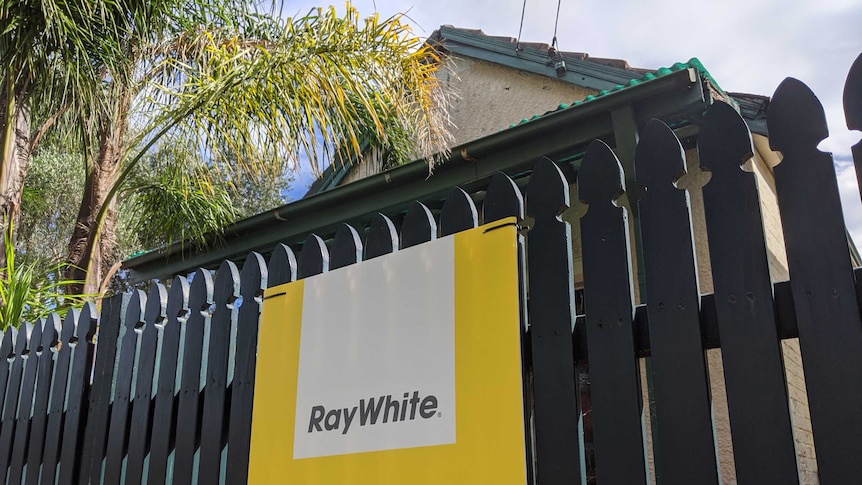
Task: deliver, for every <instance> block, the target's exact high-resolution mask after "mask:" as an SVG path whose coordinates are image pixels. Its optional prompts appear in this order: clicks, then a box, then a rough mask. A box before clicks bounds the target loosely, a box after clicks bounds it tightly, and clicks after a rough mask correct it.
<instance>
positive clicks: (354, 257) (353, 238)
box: [329, 224, 362, 269]
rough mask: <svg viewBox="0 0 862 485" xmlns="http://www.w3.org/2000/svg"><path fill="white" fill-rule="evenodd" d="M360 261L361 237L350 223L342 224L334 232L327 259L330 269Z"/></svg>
mask: <svg viewBox="0 0 862 485" xmlns="http://www.w3.org/2000/svg"><path fill="white" fill-rule="evenodd" d="M360 261H362V239H360V238H359V233H358V232H356V229H354V228H353V226H351V225H350V224H342V225H341V227H340V228H339V229H338V232H336V233H335V239H333V241H332V250H331V254H330V260H329V268H330V269H338V268H342V267H344V266H347V265H351V264H355V263H358V262H360Z"/></svg>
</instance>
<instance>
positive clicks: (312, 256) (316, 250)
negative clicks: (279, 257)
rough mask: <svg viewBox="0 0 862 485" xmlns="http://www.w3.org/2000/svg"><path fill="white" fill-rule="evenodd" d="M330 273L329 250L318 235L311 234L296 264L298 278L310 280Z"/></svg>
mask: <svg viewBox="0 0 862 485" xmlns="http://www.w3.org/2000/svg"><path fill="white" fill-rule="evenodd" d="M327 271H329V250H328V249H326V243H325V242H323V239H321V238H320V236H318V235H317V234H309V236H308V238H307V239H306V240H305V244H304V245H303V246H302V251H301V252H300V253H299V260H298V261H297V262H296V277H297V278H299V279H301V278H308V277H309V276H314V275H317V274H320V273H325V272H327Z"/></svg>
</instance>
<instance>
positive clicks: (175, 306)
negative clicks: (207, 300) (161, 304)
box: [162, 276, 189, 326]
mask: <svg viewBox="0 0 862 485" xmlns="http://www.w3.org/2000/svg"><path fill="white" fill-rule="evenodd" d="M188 310H189V281H188V280H187V279H186V278H185V276H174V279H173V281H171V289H170V291H169V292H168V303H167V305H166V307H165V315H166V316H167V318H166V319H165V320H163V321H162V324H163V325H164V326H168V325H172V324H173V323H174V322H177V323H182V322H184V321H185V319H186V318H188ZM180 320H182V322H181V321H180Z"/></svg>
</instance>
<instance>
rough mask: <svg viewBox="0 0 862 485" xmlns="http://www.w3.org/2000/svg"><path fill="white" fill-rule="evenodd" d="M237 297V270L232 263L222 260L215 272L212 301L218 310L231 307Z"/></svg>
mask: <svg viewBox="0 0 862 485" xmlns="http://www.w3.org/2000/svg"><path fill="white" fill-rule="evenodd" d="M237 297H239V269H238V268H237V267H236V264H234V262H233V261H229V260H227V259H226V260H224V261H222V263H221V265H219V267H218V271H217V272H216V279H215V286H214V288H213V300H214V301H215V304H216V305H217V306H218V308H222V307H225V306H227V307H228V308H230V307H231V305H232V304H233V302H234V301H235V300H236V299H237Z"/></svg>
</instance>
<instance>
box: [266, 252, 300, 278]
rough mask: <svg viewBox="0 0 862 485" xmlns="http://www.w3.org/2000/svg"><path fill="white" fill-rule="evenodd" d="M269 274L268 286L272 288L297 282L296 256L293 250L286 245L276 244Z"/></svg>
mask: <svg viewBox="0 0 862 485" xmlns="http://www.w3.org/2000/svg"><path fill="white" fill-rule="evenodd" d="M267 272H268V273H269V277H268V278H267V285H269V287H270V288H272V287H273V286H278V285H283V284H285V283H289V282H291V281H296V255H295V254H293V250H292V249H290V247H289V246H287V245H286V244H281V243H278V244H276V245H275V248H274V249H273V250H272V255H271V256H270V257H269V266H267Z"/></svg>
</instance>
